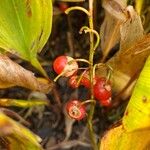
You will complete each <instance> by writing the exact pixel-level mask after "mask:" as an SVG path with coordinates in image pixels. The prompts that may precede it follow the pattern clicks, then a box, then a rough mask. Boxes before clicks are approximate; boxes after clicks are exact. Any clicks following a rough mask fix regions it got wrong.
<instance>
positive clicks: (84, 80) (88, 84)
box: [81, 76, 91, 88]
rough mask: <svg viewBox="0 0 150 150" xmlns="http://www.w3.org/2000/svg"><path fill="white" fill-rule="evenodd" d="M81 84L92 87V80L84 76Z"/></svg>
mask: <svg viewBox="0 0 150 150" xmlns="http://www.w3.org/2000/svg"><path fill="white" fill-rule="evenodd" d="M81 85H83V86H85V87H86V88H90V85H91V84H90V80H89V79H88V77H86V76H83V77H82V79H81Z"/></svg>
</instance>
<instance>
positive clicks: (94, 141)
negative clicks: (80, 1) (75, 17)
mask: <svg viewBox="0 0 150 150" xmlns="http://www.w3.org/2000/svg"><path fill="white" fill-rule="evenodd" d="M93 3H94V1H93V0H89V13H90V15H89V28H90V29H91V30H93V28H94V27H93ZM93 57H94V36H93V33H92V32H90V54H89V62H90V66H89V67H90V82H91V91H90V92H91V100H94V95H93ZM94 110H95V104H94V103H91V107H90V112H89V115H88V128H89V133H90V138H91V142H92V145H93V149H94V150H98V146H97V143H96V140H95V134H94V130H93V125H92V119H93V115H94Z"/></svg>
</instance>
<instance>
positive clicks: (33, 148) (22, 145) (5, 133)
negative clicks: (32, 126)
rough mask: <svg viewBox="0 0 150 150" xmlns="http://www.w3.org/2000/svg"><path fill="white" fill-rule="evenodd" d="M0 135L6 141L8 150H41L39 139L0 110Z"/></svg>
mask: <svg viewBox="0 0 150 150" xmlns="http://www.w3.org/2000/svg"><path fill="white" fill-rule="evenodd" d="M0 129H1V130H0V137H1V138H3V139H4V141H7V142H6V143H7V144H6V147H8V148H9V150H42V147H41V146H40V144H39V142H40V141H41V139H40V138H39V137H38V136H36V135H35V134H33V133H32V132H31V131H29V130H28V129H27V128H25V127H23V126H22V125H21V124H19V123H17V122H15V121H14V120H12V119H10V118H9V117H7V116H6V115H4V114H3V113H2V112H0Z"/></svg>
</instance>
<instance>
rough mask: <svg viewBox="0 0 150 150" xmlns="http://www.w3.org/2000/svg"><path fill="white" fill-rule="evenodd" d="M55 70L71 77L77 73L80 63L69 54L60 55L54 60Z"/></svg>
mask: <svg viewBox="0 0 150 150" xmlns="http://www.w3.org/2000/svg"><path fill="white" fill-rule="evenodd" d="M53 68H54V71H55V72H56V73H57V74H61V73H62V72H64V73H63V74H62V76H65V77H70V76H72V75H73V74H75V73H76V72H77V70H78V63H77V62H76V61H75V59H73V58H72V57H69V56H59V57H57V58H56V59H55V60H54V63H53Z"/></svg>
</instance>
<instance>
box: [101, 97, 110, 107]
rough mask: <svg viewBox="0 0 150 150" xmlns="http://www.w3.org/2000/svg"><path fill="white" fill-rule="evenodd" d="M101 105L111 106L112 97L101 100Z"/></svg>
mask: <svg viewBox="0 0 150 150" xmlns="http://www.w3.org/2000/svg"><path fill="white" fill-rule="evenodd" d="M100 104H101V105H102V106H106V107H108V106H111V97H110V98H109V99H105V100H101V101H100Z"/></svg>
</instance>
